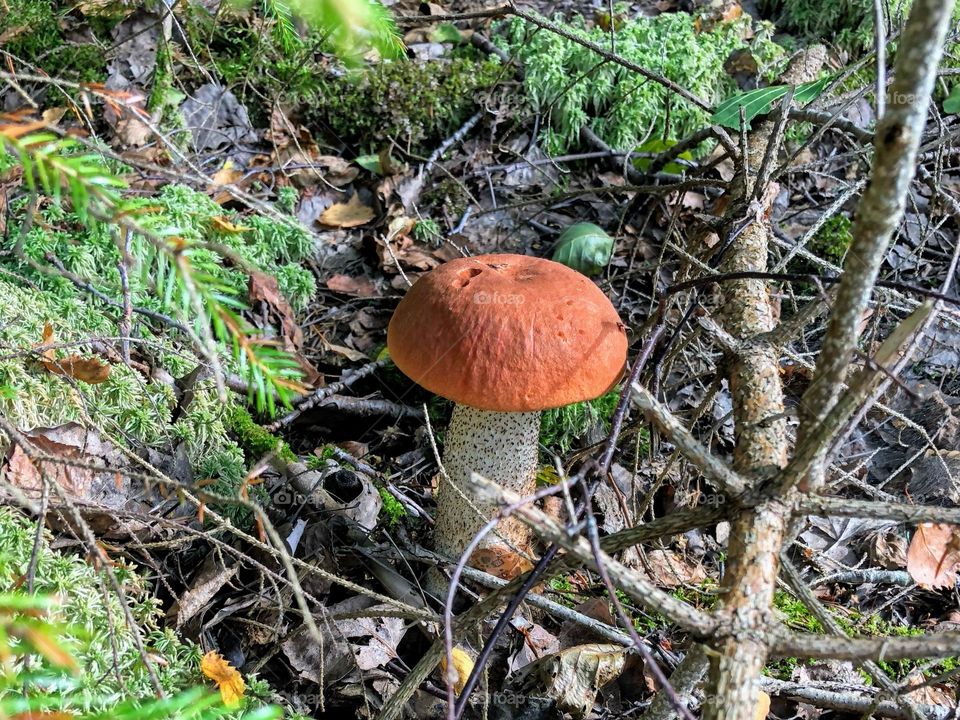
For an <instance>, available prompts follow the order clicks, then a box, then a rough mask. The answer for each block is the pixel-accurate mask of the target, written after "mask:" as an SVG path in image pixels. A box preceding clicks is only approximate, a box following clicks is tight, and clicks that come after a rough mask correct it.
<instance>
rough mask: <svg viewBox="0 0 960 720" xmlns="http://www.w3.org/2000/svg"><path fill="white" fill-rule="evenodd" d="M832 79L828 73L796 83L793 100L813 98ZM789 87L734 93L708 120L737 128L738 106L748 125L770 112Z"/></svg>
mask: <svg viewBox="0 0 960 720" xmlns="http://www.w3.org/2000/svg"><path fill="white" fill-rule="evenodd" d="M832 79H833V78H832V76H829V75H828V76H827V77H823V78H820V79H819V80H814V81H813V82H808V83H803V84H801V85H797V86H796V88H795V89H794V93H793V99H794V101H795V102H796V103H797V104H801V105H802V104H805V103H808V102H810V101H811V100H815V99H816V98H818V97H819V96H820V94H821V93H822V92H823V91H824V89H826V87H827V85H829V84H830V81H831V80H832ZM789 89H790V86H789V85H771V86H770V87H765V88H757V89H756V90H749V91H747V92H745V93H740V94H738V95H734V96H733V97H731V98H727V99H726V100H724V101H723V102H722V103H720V104H719V105H717V108H716V110H714V112H713V115H711V116H710V122H711V123H714V124H716V125H722V126H723V127H727V128H730V129H731V130H739V129H740V108H741V107H742V108H743V110H744V116H745V118H746V121H747V125H748V126H749V125H750V121H751V120H753V118H755V117H757V115H762V114H764V113H768V112H770V108H771V107H772V106H773V103H775V102H776V101H777V100H779V99H780V98H782V97H783V96H784V95H786V94H787V90H789Z"/></svg>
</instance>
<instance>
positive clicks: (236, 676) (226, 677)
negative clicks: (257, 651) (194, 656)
mask: <svg viewBox="0 0 960 720" xmlns="http://www.w3.org/2000/svg"><path fill="white" fill-rule="evenodd" d="M200 671H201V672H202V673H203V674H204V675H206V676H207V677H208V678H210V679H211V680H213V681H214V682H215V683H216V684H217V687H218V688H220V697H222V698H223V704H224V705H226V706H228V707H234V706H236V705H238V704H239V703H240V700H241V698H243V691H244V690H246V688H247V686H246V683H244V682H243V676H242V675H240V672H239V671H238V670H237V669H236V668H235V667H232V666H231V665H230V663H229V662H227V661H226V660H225V659H224V658H223V657H222V656H221V655H220V653H218V652H216V651H214V650H211V651H210V652H208V653H207V654H206V655H204V656H203V658H201V660H200Z"/></svg>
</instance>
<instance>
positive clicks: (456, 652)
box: [440, 647, 473, 695]
mask: <svg viewBox="0 0 960 720" xmlns="http://www.w3.org/2000/svg"><path fill="white" fill-rule="evenodd" d="M451 655H453V669H454V671H455V672H456V673H457V677H456V679H455V680H454V681H453V690H454V692H456V693H457V695H459V694H460V693H461V692H462V691H463V686H464V685H466V684H467V680H468V679H469V678H470V673H471V672H473V658H472V657H470V656H469V655H467V653H466V651H465V650H461V649H460V648H457V647H455V648H453V652H452V653H451ZM440 672H441V673H442V676H443V677H446V675H447V654H446V653H444V654H443V655H442V656H441V658H440Z"/></svg>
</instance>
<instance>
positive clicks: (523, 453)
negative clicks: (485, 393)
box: [433, 404, 540, 558]
mask: <svg viewBox="0 0 960 720" xmlns="http://www.w3.org/2000/svg"><path fill="white" fill-rule="evenodd" d="M539 437H540V413H539V412H492V411H489V410H477V409H475V408H472V407H468V406H466V405H460V404H457V405H455V406H454V408H453V417H452V418H451V420H450V427H449V428H448V429H447V435H446V440H445V441H444V449H443V467H444V470H446V473H447V476H448V477H449V479H450V482H448V481H447V479H446V478H443V477H441V478H440V489H439V492H438V495H437V519H436V526H435V527H434V533H433V537H434V547H435V548H436V550H437V551H438V552H441V553H444V554H446V555H449V556H450V557H454V558H457V557H460V555H461V553H463V551H464V550H465V549H466V547H467V545H468V544H469V543H470V541H471V540H472V539H473V536H474V535H476V533H477V531H478V530H479V529H480V528H481V527H483V525H484V524H486V522H487V521H488V520H490V518H491V517H492V516H493V513H494V512H495V511H496V510H497V507H496V506H495V505H492V504H490V503H488V502H483V501H480V500H477V499H475V497H474V496H473V493H472V492H471V491H470V490H469V487H470V485H469V482H470V473H471V472H476V473H479V474H481V475H482V476H483V477H485V478H487V479H488V480H492V481H493V482H495V483H497V484H499V485H502V486H503V487H506V488H510V489H511V490H513V491H514V492H516V493H519V494H520V495H521V496H524V497H526V496H527V495H530V494H532V493H533V491H534V489H535V487H536V474H537V442H538V439H539ZM451 484H452V485H453V486H452V487H451ZM468 498H469V502H468ZM471 503H472V504H473V507H471ZM474 508H476V509H474ZM497 535H499V536H500V537H499V538H498V537H497ZM529 537H530V535H529V530H527V528H526V527H525V526H524V525H523V524H522V523H520V522H519V521H517V520H514V519H511V518H507V519H506V520H504V521H502V522H501V523H500V524H499V525H498V526H497V531H496V535H490V536H488V537H487V538H486V540H485V541H484V543H483V544H482V545H481V547H489V546H490V545H495V544H497V543H500V544H503V541H504V540H506V542H507V543H508V545H512V546H513V547H514V548H516V549H519V550H522V551H528V550H529ZM501 538H502V539H501Z"/></svg>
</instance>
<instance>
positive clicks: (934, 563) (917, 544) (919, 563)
mask: <svg viewBox="0 0 960 720" xmlns="http://www.w3.org/2000/svg"><path fill="white" fill-rule="evenodd" d="M956 532H957V529H956V528H954V527H953V526H952V525H943V524H941V523H921V524H920V525H919V526H917V532H916V533H915V534H914V536H913V539H912V540H911V541H910V547H909V549H908V550H907V572H909V573H910V577H912V578H913V579H914V580H915V581H916V582H917V583H919V584H920V585H924V586H927V587H932V588H938V587H953V586H954V585H956V584H957V572H956V569H957V564H958V563H960V538H958V537H957V535H956Z"/></svg>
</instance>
